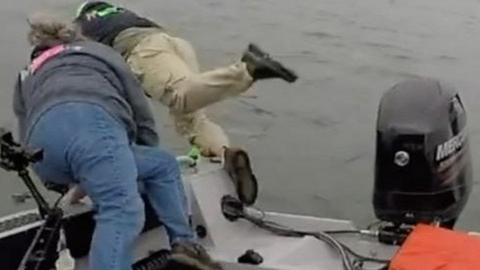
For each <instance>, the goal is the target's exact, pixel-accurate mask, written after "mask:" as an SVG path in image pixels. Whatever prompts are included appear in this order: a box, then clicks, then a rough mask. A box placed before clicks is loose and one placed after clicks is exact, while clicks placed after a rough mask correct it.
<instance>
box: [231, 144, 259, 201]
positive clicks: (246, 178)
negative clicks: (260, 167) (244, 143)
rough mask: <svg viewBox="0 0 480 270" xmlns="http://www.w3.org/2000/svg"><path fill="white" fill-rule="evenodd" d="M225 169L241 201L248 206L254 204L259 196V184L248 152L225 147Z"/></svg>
mask: <svg viewBox="0 0 480 270" xmlns="http://www.w3.org/2000/svg"><path fill="white" fill-rule="evenodd" d="M224 168H225V170H226V171H227V173H228V175H229V176H230V177H231V179H232V181H233V183H234V184H235V188H236V191H237V195H238V198H239V199H240V201H242V202H243V203H244V204H246V205H248V206H249V205H252V204H254V203H255V201H256V199H257V196H258V183H257V178H256V177H255V175H254V174H253V171H252V167H251V165H250V158H249V157H248V154H247V152H245V151H244V150H242V149H240V148H234V147H225V152H224Z"/></svg>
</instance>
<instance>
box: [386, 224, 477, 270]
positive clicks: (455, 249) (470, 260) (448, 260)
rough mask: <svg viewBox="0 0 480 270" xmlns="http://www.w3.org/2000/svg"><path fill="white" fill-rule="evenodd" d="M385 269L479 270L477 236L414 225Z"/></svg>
mask: <svg viewBox="0 0 480 270" xmlns="http://www.w3.org/2000/svg"><path fill="white" fill-rule="evenodd" d="M389 270H480V237H476V236H470V235H468V234H466V233H463V232H457V231H451V230H447V229H443V228H437V227H432V226H428V225H418V226H417V227H416V228H415V229H414V230H413V232H412V233H411V234H410V235H409V236H408V238H407V240H406V241H405V243H404V244H403V246H402V247H401V248H400V250H399V251H398V252H397V254H396V255H395V256H394V257H393V259H392V262H391V263H390V268H389Z"/></svg>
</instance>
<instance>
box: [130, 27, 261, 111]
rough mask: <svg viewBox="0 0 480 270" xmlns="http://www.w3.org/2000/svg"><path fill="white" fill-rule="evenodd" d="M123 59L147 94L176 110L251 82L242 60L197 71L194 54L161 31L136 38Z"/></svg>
mask: <svg viewBox="0 0 480 270" xmlns="http://www.w3.org/2000/svg"><path fill="white" fill-rule="evenodd" d="M189 51H190V53H189ZM186 60H187V61H186ZM127 62H128V63H129V65H130V67H131V68H132V70H133V71H134V73H136V74H137V76H138V77H139V78H140V79H141V81H142V83H143V86H144V88H145V91H146V92H147V93H148V94H149V95H150V96H152V97H153V98H154V99H156V100H159V101H161V102H162V103H163V104H165V105H166V106H168V107H169V108H170V109H171V110H174V111H176V112H180V113H190V112H193V111H196V110H198V109H201V108H204V107H206V106H208V105H211V104H213V103H215V102H218V101H221V100H223V99H225V98H228V97H231V96H235V95H239V94H241V93H243V92H244V91H246V90H247V89H248V88H249V87H250V86H251V84H252V83H253V79H252V77H251V76H250V75H249V73H248V71H247V68H246V64H245V63H237V64H234V65H231V66H228V67H224V68H218V69H215V70H212V71H208V72H204V73H198V72H197V70H198V63H195V62H196V57H195V55H194V53H192V52H191V49H188V48H186V45H185V42H180V43H179V42H178V39H175V38H172V37H170V36H168V35H167V34H163V33H160V34H154V35H152V36H150V37H149V38H146V39H144V40H143V41H142V42H140V44H138V45H137V47H136V48H135V49H134V50H133V51H132V53H131V55H130V57H129V58H128V59H127Z"/></svg>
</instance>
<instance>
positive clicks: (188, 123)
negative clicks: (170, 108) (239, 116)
mask: <svg viewBox="0 0 480 270" xmlns="http://www.w3.org/2000/svg"><path fill="white" fill-rule="evenodd" d="M170 115H171V117H172V118H173V121H174V123H175V129H176V131H177V133H178V134H180V135H182V136H183V137H185V138H187V140H188V141H189V142H190V143H192V144H194V145H196V146H198V147H199V148H200V150H201V152H202V155H203V156H216V157H221V156H222V155H223V148H224V147H228V146H230V140H229V139H228V136H227V134H225V131H224V130H223V129H222V127H220V126H219V125H218V124H216V123H214V122H213V121H211V120H210V119H209V118H208V117H207V115H206V114H205V112H204V111H203V110H198V111H196V112H193V113H188V114H184V113H175V112H170Z"/></svg>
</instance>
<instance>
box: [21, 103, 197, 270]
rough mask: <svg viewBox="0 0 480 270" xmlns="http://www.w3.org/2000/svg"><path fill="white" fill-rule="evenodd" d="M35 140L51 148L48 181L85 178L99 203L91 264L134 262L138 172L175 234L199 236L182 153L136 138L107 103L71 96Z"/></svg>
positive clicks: (123, 267)
mask: <svg viewBox="0 0 480 270" xmlns="http://www.w3.org/2000/svg"><path fill="white" fill-rule="evenodd" d="M28 144H29V145H30V146H32V147H38V148H43V149H44V152H45V153H44V154H45V157H44V160H43V161H42V162H40V163H38V164H36V165H35V166H34V171H35V172H36V173H37V175H38V176H39V177H40V179H42V181H48V182H54V183H58V184H70V183H78V184H79V185H80V186H81V187H82V188H83V189H84V190H85V191H86V193H87V194H88V196H89V197H90V198H91V199H92V201H93V203H94V205H95V208H96V216H95V220H96V227H95V232H94V235H93V240H92V245H91V251H90V262H89V263H90V269H92V270H106V269H109V270H127V269H131V264H132V258H131V253H132V248H133V243H134V240H135V238H136V237H137V236H138V234H139V233H140V231H141V229H142V227H143V225H144V220H145V214H144V213H145V212H144V205H143V201H142V199H141V196H140V193H139V190H138V183H137V180H138V181H139V182H141V183H142V184H143V185H144V187H145V192H146V193H147V196H148V197H149V200H150V201H151V203H152V205H153V207H154V209H155V211H156V213H157V215H158V216H159V218H160V220H161V221H162V222H163V224H164V225H165V227H166V229H167V232H168V234H169V237H170V241H171V242H175V241H189V240H193V231H192V229H191V228H190V226H189V223H188V217H187V214H186V209H185V208H184V206H185V205H184V201H185V193H184V189H183V185H182V181H181V174H180V169H179V166H178V164H177V162H176V159H175V157H174V156H173V155H171V154H170V153H168V152H166V151H163V150H161V149H159V148H157V147H147V146H139V145H135V144H133V143H132V142H131V141H130V140H129V138H128V136H127V132H126V129H125V128H124V126H123V125H122V124H121V123H120V122H118V121H116V120H115V119H114V118H113V117H112V116H111V115H110V114H108V113H107V112H106V111H105V110H103V109H102V108H101V107H99V106H97V105H93V104H89V103H65V104H61V105H57V106H55V107H53V108H51V109H50V110H49V111H47V112H46V113H45V114H43V115H42V116H41V117H40V119H39V120H38V121H37V123H36V124H35V125H34V127H33V129H32V131H31V134H30V136H28Z"/></svg>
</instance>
